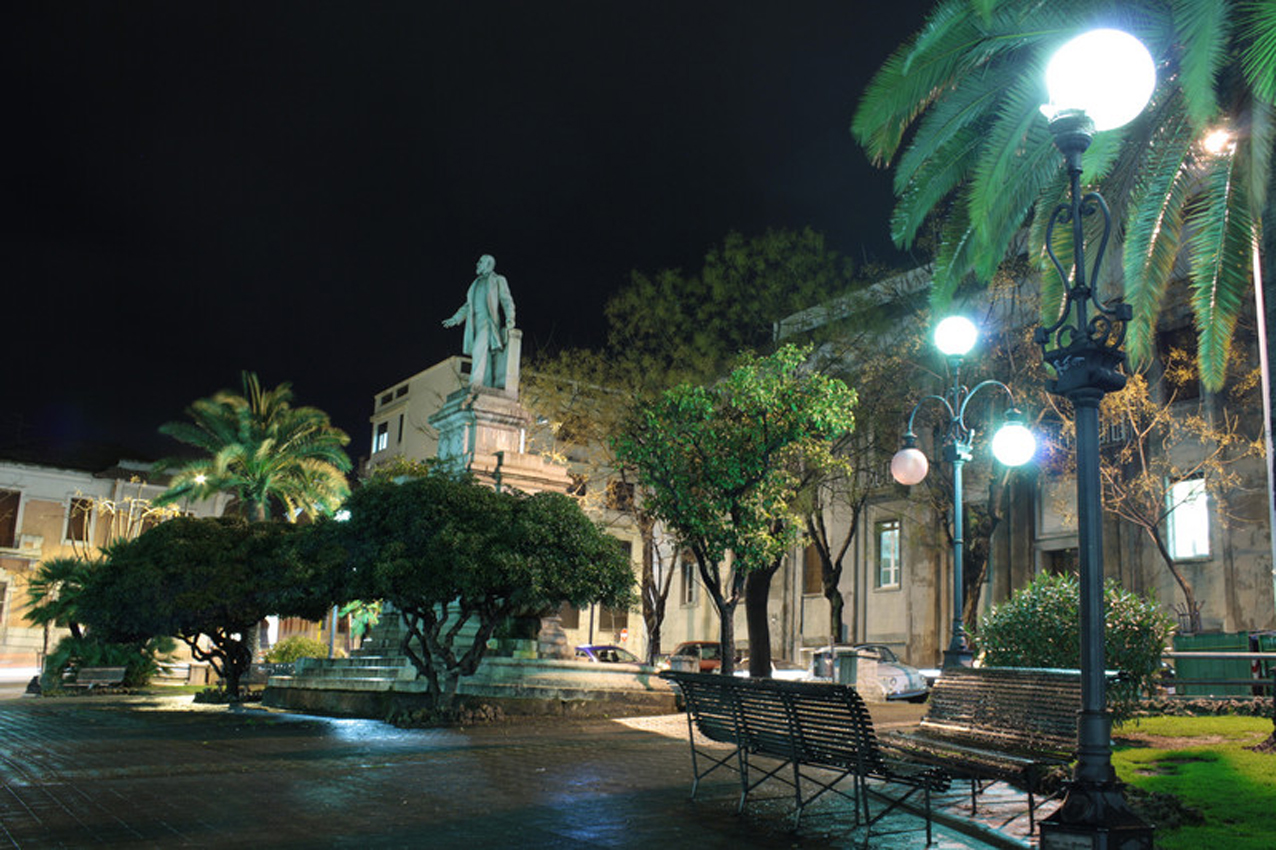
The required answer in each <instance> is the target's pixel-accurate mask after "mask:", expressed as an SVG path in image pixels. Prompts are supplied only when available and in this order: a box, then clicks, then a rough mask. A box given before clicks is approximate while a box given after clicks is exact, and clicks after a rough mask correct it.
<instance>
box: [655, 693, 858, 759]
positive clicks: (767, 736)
mask: <svg viewBox="0 0 1276 850" xmlns="http://www.w3.org/2000/svg"><path fill="white" fill-rule="evenodd" d="M661 676H663V677H665V678H666V679H669V680H671V681H673V682H676V683H677V684H678V686H679V687H680V688H681V689H682V693H683V697H684V700H685V701H686V706H687V711H688V712H689V713H690V715H691V717H692V719H693V720H694V721H695V723H696V727H697V728H698V729H699V730H700V732H701V733H702V734H703V735H704V736H705V737H706V738H709V739H710V740H717V741H729V742H732V743H737V744H739V745H740V746H741V747H743V748H745V749H746V750H747V751H749V752H751V753H757V754H761V755H768V756H773V757H776V758H783V759H793V760H796V761H800V762H803V763H805V764H811V765H824V766H828V767H840V768H844V769H855V770H860V771H867V772H870V773H872V772H876V771H877V770H879V769H880V768H881V765H882V756H881V754H880V752H879V751H878V749H877V738H876V736H875V735H874V733H873V724H872V720H871V718H870V717H869V713H868V708H867V707H866V706H865V705H864V701H863V700H862V699H861V698H860V695H859V694H858V693H856V691H855V689H854V688H851V687H848V686H846V685H834V684H829V683H824V682H786V681H780V680H776V679H743V678H736V677H733V676H722V675H719V674H716V673H684V672H680V671H672V670H667V671H665V672H664V673H661ZM728 716H730V721H728V720H727V717H728Z"/></svg>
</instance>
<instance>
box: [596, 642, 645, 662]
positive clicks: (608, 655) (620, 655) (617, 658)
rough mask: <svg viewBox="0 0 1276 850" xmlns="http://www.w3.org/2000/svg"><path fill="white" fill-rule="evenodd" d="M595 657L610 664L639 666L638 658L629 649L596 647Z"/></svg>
mask: <svg viewBox="0 0 1276 850" xmlns="http://www.w3.org/2000/svg"><path fill="white" fill-rule="evenodd" d="M593 652H594V657H595V658H597V659H598V660H599V661H604V662H607V663H608V664H637V663H638V656H636V655H634V654H633V653H632V652H630V651H629V650H627V649H621V648H620V647H618V646H596V647H594V650H593Z"/></svg>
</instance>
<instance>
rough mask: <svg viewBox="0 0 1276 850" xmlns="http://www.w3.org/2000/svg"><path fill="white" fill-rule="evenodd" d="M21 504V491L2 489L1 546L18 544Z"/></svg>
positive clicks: (0, 494) (8, 546) (0, 498)
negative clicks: (19, 509) (19, 508)
mask: <svg viewBox="0 0 1276 850" xmlns="http://www.w3.org/2000/svg"><path fill="white" fill-rule="evenodd" d="M21 504H22V493H21V492H19V491H17V490H0V547H4V548H6V549H12V548H14V547H16V546H17V545H18V507H19V505H21ZM0 622H4V621H3V620H0Z"/></svg>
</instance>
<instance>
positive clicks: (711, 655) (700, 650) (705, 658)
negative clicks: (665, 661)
mask: <svg viewBox="0 0 1276 850" xmlns="http://www.w3.org/2000/svg"><path fill="white" fill-rule="evenodd" d="M679 655H681V656H684V657H687V658H694V659H696V662H697V663H698V664H699V665H700V666H699V668H698V669H699V670H700V672H701V673H716V672H717V671H718V668H720V667H721V666H722V648H721V645H720V644H719V643H718V642H717V641H716V640H688V641H683V642H682V643H680V644H678V645H677V646H675V647H674V649H673V653H672V656H674V657H676V656H679ZM737 660H738V659H737Z"/></svg>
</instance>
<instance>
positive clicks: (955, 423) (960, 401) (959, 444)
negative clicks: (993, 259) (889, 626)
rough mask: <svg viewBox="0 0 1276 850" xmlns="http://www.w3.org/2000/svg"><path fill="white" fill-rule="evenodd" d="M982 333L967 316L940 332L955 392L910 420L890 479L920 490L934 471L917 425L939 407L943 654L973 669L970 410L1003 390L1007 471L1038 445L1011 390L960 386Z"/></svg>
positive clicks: (1002, 451) (1000, 439)
mask: <svg viewBox="0 0 1276 850" xmlns="http://www.w3.org/2000/svg"><path fill="white" fill-rule="evenodd" d="M977 337H978V331H977V330H976V328H975V326H974V324H973V323H972V322H971V321H970V320H969V319H966V318H964V317H962V316H950V317H949V318H947V319H944V320H943V321H942V322H940V323H939V325H938V326H937V327H936V328H935V346H936V347H937V348H938V349H939V350H940V351H941V352H942V353H943V354H945V355H947V357H948V365H949V372H950V373H951V374H952V381H953V383H952V386H951V387H949V388H948V390H947V391H946V392H945V394H944V395H942V396H938V395H928V396H926V397H925V398H923V399H922V400H921V401H919V402H917V404H916V405H915V406H914V407H913V411H912V413H910V414H909V415H908V430H907V431H905V433H904V447H903V448H902V449H900V450H899V451H898V452H896V453H895V456H894V457H893V458H891V476H892V477H894V479H895V480H896V481H898V482H899V483H900V484H904V485H906V486H910V487H911V486H912V485H914V484H920V483H921V481H922V480H923V479H924V478H925V477H926V472H927V471H928V470H929V469H930V462H929V461H927V460H926V455H925V454H923V453H922V451H921V449H919V448H917V434H916V433H915V432H914V431H913V420H914V419H915V418H916V417H917V411H919V410H920V409H921V408H922V405H924V404H926V403H927V402H932V401H933V402H937V403H938V404H939V405H940V408H941V409H942V410H943V412H944V414H945V416H946V417H947V424H946V429H947V430H946V433H945V434H944V441H943V445H944V448H943V458H944V460H946V461H947V462H948V463H950V464H952V467H953V626H952V636H951V638H950V639H949V642H948V649H946V650H944V666H945V667H969V666H970V661H971V651H970V642H969V641H968V640H967V639H966V626H965V624H964V623H963V622H962V608H963V607H964V605H965V599H964V596H965V588H964V587H963V586H962V577H963V569H962V568H963V565H964V562H963V553H962V549H963V546H964V545H965V540H964V537H963V529H962V467H964V466H965V464H966V462H967V461H968V460H970V459H971V449H972V448H973V445H974V436H975V432H974V429H973V428H971V427H970V426H969V425H967V424H966V407H967V405H969V404H970V400H971V399H973V398H974V397H975V396H976V395H978V394H979V393H980V391H982V390H984V389H999V390H1001V391H1002V392H1004V393H1005V394H1006V396H1007V397H1009V398H1010V402H1011V405H1012V406H1011V408H1010V409H1009V410H1007V411H1006V423H1005V424H1004V425H1002V427H1001V428H1000V429H999V430H998V431H997V433H996V434H995V435H994V436H993V440H992V450H993V454H994V455H995V456H996V458H997V460H999V461H1001V462H1002V463H1003V464H1005V465H1006V466H1020V465H1021V464H1024V463H1027V462H1028V461H1029V460H1030V459H1031V458H1032V455H1033V453H1034V452H1035V451H1036V448H1037V443H1036V439H1035V438H1034V437H1033V436H1032V432H1031V431H1029V430H1028V429H1027V428H1026V427H1025V426H1024V424H1023V415H1022V414H1021V413H1020V412H1019V411H1018V410H1016V409H1015V408H1014V407H1013V404H1014V398H1013V396H1011V394H1010V388H1009V387H1007V386H1006V385H1005V384H1003V383H1001V382H1000V381H991V380H990V381H981V382H980V383H978V384H976V385H975V386H974V388H973V389H967V388H966V387H965V385H963V384H962V382H961V366H962V361H963V360H964V358H965V356H966V355H967V354H968V353H969V352H970V349H972V348H973V347H974V345H975V340H976V338H977Z"/></svg>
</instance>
